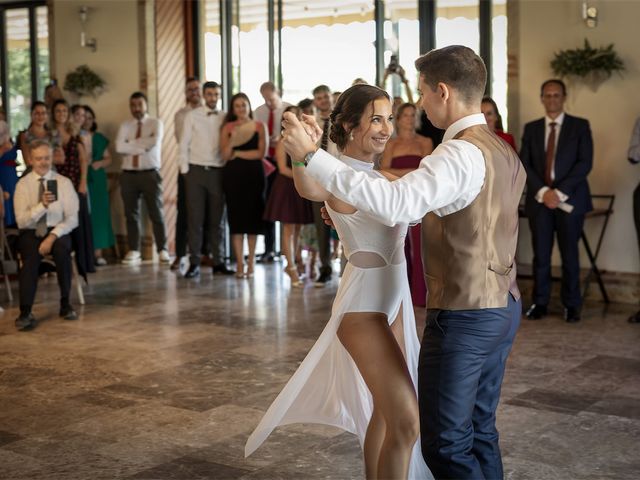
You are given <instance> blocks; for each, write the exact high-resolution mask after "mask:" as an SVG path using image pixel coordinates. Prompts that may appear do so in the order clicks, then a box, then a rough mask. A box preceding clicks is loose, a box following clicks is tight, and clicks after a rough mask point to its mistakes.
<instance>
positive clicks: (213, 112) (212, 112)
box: [207, 110, 218, 117]
mask: <svg viewBox="0 0 640 480" xmlns="http://www.w3.org/2000/svg"><path fill="white" fill-rule="evenodd" d="M217 114H218V110H209V111H208V112H207V117H208V116H209V115H217Z"/></svg>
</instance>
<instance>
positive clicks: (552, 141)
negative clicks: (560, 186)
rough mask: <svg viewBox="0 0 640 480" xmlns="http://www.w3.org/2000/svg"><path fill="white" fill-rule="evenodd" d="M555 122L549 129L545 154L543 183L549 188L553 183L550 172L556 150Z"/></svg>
mask: <svg viewBox="0 0 640 480" xmlns="http://www.w3.org/2000/svg"><path fill="white" fill-rule="evenodd" d="M556 125H557V123H556V122H551V123H550V124H549V127H550V128H551V131H550V132H549V138H548V139H547V151H546V153H545V158H546V160H545V164H544V183H545V184H546V185H547V186H548V187H550V186H551V184H552V183H553V179H552V178H551V172H552V170H553V157H554V156H555V150H556Z"/></svg>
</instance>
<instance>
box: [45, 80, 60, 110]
mask: <svg viewBox="0 0 640 480" xmlns="http://www.w3.org/2000/svg"><path fill="white" fill-rule="evenodd" d="M56 100H64V94H63V93H62V90H60V86H59V85H58V80H57V79H55V78H52V79H51V81H50V82H49V84H48V85H47V86H46V87H44V104H45V106H46V107H47V110H51V109H52V108H53V102H55V101H56Z"/></svg>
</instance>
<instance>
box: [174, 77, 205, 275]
mask: <svg viewBox="0 0 640 480" xmlns="http://www.w3.org/2000/svg"><path fill="white" fill-rule="evenodd" d="M184 93H185V96H186V105H185V106H184V107H182V108H181V109H180V110H178V111H177V112H176V114H175V116H174V117H173V120H174V133H175V137H176V143H177V144H178V148H180V139H181V138H182V129H183V128H184V118H185V116H186V115H187V113H189V112H190V111H192V110H194V109H196V108H198V107H199V106H200V105H202V97H201V96H200V81H199V80H198V79H197V78H195V77H189V78H187V81H186V84H185V88H184ZM176 160H177V162H178V170H180V167H179V163H180V158H179V156H178V158H177V159H176ZM176 206H177V210H178V212H177V215H176V236H175V242H176V258H175V260H174V262H173V263H172V264H171V270H177V269H178V268H180V261H181V260H182V258H183V257H184V256H185V255H186V254H187V238H188V236H187V231H188V228H189V226H188V224H187V193H186V187H185V180H184V175H182V174H181V173H178V198H177V200H176Z"/></svg>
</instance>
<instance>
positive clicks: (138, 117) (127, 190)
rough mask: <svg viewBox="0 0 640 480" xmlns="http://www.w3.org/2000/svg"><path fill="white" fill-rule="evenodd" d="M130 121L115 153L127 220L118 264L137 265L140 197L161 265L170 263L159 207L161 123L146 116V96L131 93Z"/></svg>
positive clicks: (160, 204)
mask: <svg viewBox="0 0 640 480" xmlns="http://www.w3.org/2000/svg"><path fill="white" fill-rule="evenodd" d="M129 109H130V110H131V115H132V116H133V119H132V120H128V121H126V122H124V123H123V124H122V125H120V129H119V130H118V136H117V138H116V151H117V152H118V153H119V154H121V155H122V175H120V192H121V194H122V202H123V203H124V213H125V216H126V219H127V237H128V243H129V253H127V255H126V257H125V258H124V260H123V261H122V263H125V264H129V265H137V264H139V263H140V261H141V256H140V197H142V198H143V199H144V202H145V205H146V207H147V212H148V213H149V218H150V219H151V224H152V225H153V237H154V239H155V241H156V249H157V251H158V256H159V258H160V262H161V263H170V262H171V258H170V257H169V252H168V251H167V234H166V230H165V225H164V213H163V206H162V177H161V176H160V162H161V158H162V157H161V154H162V136H163V132H164V128H163V125H162V122H161V121H160V120H159V119H157V118H152V117H150V116H149V115H148V114H147V97H146V96H145V94H144V93H142V92H135V93H133V94H132V95H131V97H130V98H129Z"/></svg>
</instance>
